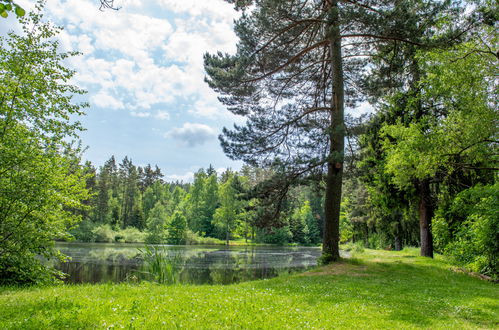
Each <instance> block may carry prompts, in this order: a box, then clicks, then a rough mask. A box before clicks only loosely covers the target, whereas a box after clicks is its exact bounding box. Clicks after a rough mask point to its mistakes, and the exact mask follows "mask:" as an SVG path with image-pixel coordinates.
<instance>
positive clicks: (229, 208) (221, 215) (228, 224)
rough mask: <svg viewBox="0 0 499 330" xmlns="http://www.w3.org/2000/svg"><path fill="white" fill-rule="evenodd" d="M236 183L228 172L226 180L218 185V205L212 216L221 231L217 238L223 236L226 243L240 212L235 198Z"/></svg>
mask: <svg viewBox="0 0 499 330" xmlns="http://www.w3.org/2000/svg"><path fill="white" fill-rule="evenodd" d="M238 184H239V182H238V181H237V178H236V177H234V176H233V175H232V174H230V175H229V177H228V178H227V181H226V182H225V183H223V184H222V185H221V187H220V196H219V198H220V207H219V208H217V209H216V211H215V214H214V216H213V223H214V225H215V227H216V228H217V229H218V231H219V232H220V233H222V235H221V236H220V237H219V238H222V237H225V240H226V242H227V245H228V244H229V239H230V235H231V233H232V232H233V231H234V229H235V227H236V226H237V220H238V215H239V213H240V206H239V204H240V203H239V201H238V200H237V198H236V194H237V186H238Z"/></svg>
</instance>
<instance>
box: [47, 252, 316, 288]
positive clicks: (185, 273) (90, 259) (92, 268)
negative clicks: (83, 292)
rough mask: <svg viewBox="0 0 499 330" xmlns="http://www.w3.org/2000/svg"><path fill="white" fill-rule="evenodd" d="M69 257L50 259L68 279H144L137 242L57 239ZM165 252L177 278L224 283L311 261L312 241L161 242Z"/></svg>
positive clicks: (275, 272) (286, 270) (302, 266)
mask: <svg viewBox="0 0 499 330" xmlns="http://www.w3.org/2000/svg"><path fill="white" fill-rule="evenodd" d="M57 247H58V248H59V249H60V250H61V252H62V253H64V254H66V255H68V256H70V257H71V261H70V262H67V263H61V264H58V265H56V268H57V269H59V270H62V271H63V272H65V273H67V274H69V277H68V278H67V279H66V280H65V281H66V282H68V283H99V282H122V281H126V280H129V279H130V278H132V277H133V278H138V279H148V275H147V274H146V273H145V272H144V271H143V269H142V265H143V257H142V255H141V253H140V251H139V248H142V247H143V245H141V244H108V243H58V244H57ZM162 249H163V250H164V251H166V254H167V255H179V256H180V257H181V259H182V267H181V270H180V273H179V275H178V279H179V282H180V283H193V284H230V283H236V282H242V281H248V280H254V279H263V278H271V277H275V276H278V275H280V274H283V273H289V272H294V271H297V270H303V269H306V268H309V267H311V266H314V265H316V260H317V257H319V256H320V249H319V248H314V247H220V246H192V245H191V246H162Z"/></svg>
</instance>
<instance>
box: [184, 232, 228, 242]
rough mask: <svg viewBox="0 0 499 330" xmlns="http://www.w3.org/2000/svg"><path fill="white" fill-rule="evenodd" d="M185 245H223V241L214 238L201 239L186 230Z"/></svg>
mask: <svg viewBox="0 0 499 330" xmlns="http://www.w3.org/2000/svg"><path fill="white" fill-rule="evenodd" d="M185 244H188V245H225V241H223V240H221V239H218V238H214V237H202V236H199V235H198V234H196V233H194V232H193V231H191V230H187V232H186V238H185Z"/></svg>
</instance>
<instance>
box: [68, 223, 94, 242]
mask: <svg viewBox="0 0 499 330" xmlns="http://www.w3.org/2000/svg"><path fill="white" fill-rule="evenodd" d="M94 228H95V224H94V223H93V222H92V221H91V220H88V219H85V220H83V221H82V222H80V223H79V224H78V226H76V227H75V228H73V229H71V230H70V231H69V233H70V234H71V235H72V236H73V237H74V238H75V239H76V240H77V241H80V242H95V234H94V232H93V229H94Z"/></svg>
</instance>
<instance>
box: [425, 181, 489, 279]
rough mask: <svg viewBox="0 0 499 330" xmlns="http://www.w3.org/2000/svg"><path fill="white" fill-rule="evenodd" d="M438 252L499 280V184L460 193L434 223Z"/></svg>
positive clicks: (440, 212) (472, 269) (459, 263)
mask: <svg viewBox="0 0 499 330" xmlns="http://www.w3.org/2000/svg"><path fill="white" fill-rule="evenodd" d="M433 235H434V237H435V241H436V243H437V247H438V249H440V250H441V251H443V253H444V254H446V255H448V256H450V257H451V258H452V259H453V261H454V262H455V263H456V264H458V265H462V266H464V267H466V268H468V269H469V270H471V271H475V272H480V273H482V274H485V275H489V276H492V277H493V278H497V277H498V276H499V269H498V268H499V267H498V266H499V265H498V256H499V184H497V183H496V184H494V185H489V186H480V185H479V186H475V187H473V188H470V189H467V190H465V191H462V192H461V193H459V194H458V195H457V196H456V197H455V198H454V200H453V201H452V203H451V205H450V207H449V209H448V210H446V212H444V211H442V210H440V211H439V215H438V216H437V217H435V218H434V219H433Z"/></svg>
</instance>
